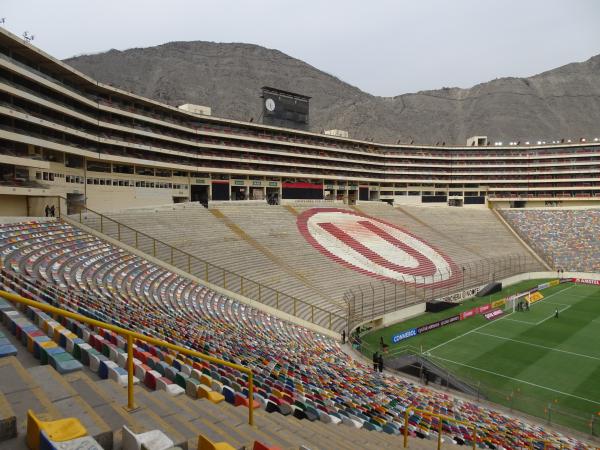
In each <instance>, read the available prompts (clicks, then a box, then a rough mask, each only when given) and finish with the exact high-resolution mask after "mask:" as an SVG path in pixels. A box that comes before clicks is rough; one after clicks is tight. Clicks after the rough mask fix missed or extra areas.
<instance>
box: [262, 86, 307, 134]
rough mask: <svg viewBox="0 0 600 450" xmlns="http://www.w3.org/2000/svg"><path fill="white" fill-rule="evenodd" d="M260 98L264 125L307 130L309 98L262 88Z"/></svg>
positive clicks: (270, 88)
mask: <svg viewBox="0 0 600 450" xmlns="http://www.w3.org/2000/svg"><path fill="white" fill-rule="evenodd" d="M261 98H262V104H263V106H262V117H263V123H264V124H265V125H272V126H276V127H285V128H295V129H298V130H308V125H309V101H310V97H308V96H306V95H301V94H295V93H293V92H288V91H282V90H281V89H276V88H272V87H268V86H263V88H262V95H261Z"/></svg>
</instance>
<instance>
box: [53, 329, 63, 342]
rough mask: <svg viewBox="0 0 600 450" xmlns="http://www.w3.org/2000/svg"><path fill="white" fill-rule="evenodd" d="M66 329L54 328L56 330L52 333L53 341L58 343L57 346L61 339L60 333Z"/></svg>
mask: <svg viewBox="0 0 600 450" xmlns="http://www.w3.org/2000/svg"><path fill="white" fill-rule="evenodd" d="M64 329H65V327H63V326H62V325H58V326H56V327H54V330H53V331H52V340H53V341H54V342H56V343H57V344H58V342H59V339H60V332H61V331H62V330H64Z"/></svg>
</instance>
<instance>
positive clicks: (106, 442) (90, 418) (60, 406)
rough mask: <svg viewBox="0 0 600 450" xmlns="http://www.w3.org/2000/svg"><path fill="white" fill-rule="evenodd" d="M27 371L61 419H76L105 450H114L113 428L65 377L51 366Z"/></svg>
mask: <svg viewBox="0 0 600 450" xmlns="http://www.w3.org/2000/svg"><path fill="white" fill-rule="evenodd" d="M27 371H28V372H29V373H30V374H31V376H32V377H33V378H34V379H35V381H36V382H37V383H38V384H39V385H40V387H41V388H42V389H43V390H44V392H45V393H46V395H47V396H48V397H49V399H50V401H51V402H52V404H53V405H54V406H55V407H56V409H57V410H58V411H59V412H60V416H61V417H76V418H77V419H79V421H80V422H81V423H82V424H83V425H84V426H85V428H86V429H87V431H88V434H89V435H90V436H93V437H94V439H96V441H97V442H98V443H99V444H100V445H101V446H102V447H103V448H104V449H107V450H110V449H111V448H112V445H113V433H112V429H111V427H110V426H109V425H108V424H107V423H106V422H105V421H104V420H103V419H102V418H101V417H100V415H99V414H98V413H97V412H96V411H94V409H93V408H92V407H91V406H90V405H89V404H87V403H86V402H85V401H84V400H83V399H82V398H81V397H80V396H79V394H78V392H77V391H76V390H75V389H74V388H73V387H72V386H71V385H69V383H68V382H67V381H66V380H65V379H64V377H63V376H61V375H60V374H59V373H58V372H56V370H54V369H53V368H52V367H50V366H38V367H32V368H30V369H27Z"/></svg>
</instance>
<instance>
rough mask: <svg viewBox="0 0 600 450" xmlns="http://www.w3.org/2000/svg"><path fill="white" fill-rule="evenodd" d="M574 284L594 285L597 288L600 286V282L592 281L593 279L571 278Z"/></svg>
mask: <svg viewBox="0 0 600 450" xmlns="http://www.w3.org/2000/svg"><path fill="white" fill-rule="evenodd" d="M571 281H572V282H573V283H579V284H593V285H596V286H600V280H592V279H591V278H571Z"/></svg>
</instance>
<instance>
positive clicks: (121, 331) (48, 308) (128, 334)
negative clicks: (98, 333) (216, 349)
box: [0, 290, 254, 425]
mask: <svg viewBox="0 0 600 450" xmlns="http://www.w3.org/2000/svg"><path fill="white" fill-rule="evenodd" d="M0 297H2V298H4V299H6V300H8V301H10V302H14V303H19V304H22V305H26V306H31V307H32V308H37V309H39V310H42V311H45V312H47V313H50V314H56V315H58V316H62V317H68V318H70V319H73V320H76V321H78V322H83V323H86V324H88V325H91V326H94V327H98V328H102V329H104V330H110V331H113V332H115V333H117V334H118V335H120V336H123V337H125V338H126V339H127V407H126V409H127V410H129V411H133V410H135V409H136V406H135V401H134V398H133V340H134V339H138V340H140V341H144V342H147V343H149V344H152V345H157V346H160V347H164V348H168V349H171V350H174V351H176V352H178V353H181V354H184V355H188V356H195V357H197V358H200V359H203V360H204V361H207V362H210V363H212V364H218V365H221V366H226V367H231V368H232V369H237V370H239V371H240V372H243V373H245V374H247V375H248V423H249V424H250V425H254V378H253V374H252V369H249V368H248V367H245V366H241V365H239V364H234V363H230V362H228V361H224V360H222V359H218V358H215V357H213V356H210V355H205V354H204V353H200V352H197V351H195V350H189V349H187V348H183V347H180V346H179V345H175V344H171V343H169V342H165V341H162V340H160V339H156V338H153V337H150V336H146V335H144V334H142V333H138V332H135V331H130V330H126V329H125V328H121V327H117V326H115V325H111V324H108V323H104V322H101V321H99V320H95V319H90V318H89V317H86V316H83V315H81V314H77V313H74V312H71V311H66V310H64V309H61V308H57V307H55V306H52V305H48V304H46V303H40V302H37V301H35V300H31V299H28V298H24V297H21V296H20V295H16V294H12V293H9V292H5V291H2V290H0Z"/></svg>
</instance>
